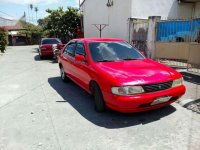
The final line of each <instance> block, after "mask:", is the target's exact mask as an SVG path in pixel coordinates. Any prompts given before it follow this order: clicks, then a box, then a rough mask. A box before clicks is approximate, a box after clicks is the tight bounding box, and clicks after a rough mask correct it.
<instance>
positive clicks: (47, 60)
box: [34, 55, 58, 64]
mask: <svg viewBox="0 0 200 150" xmlns="http://www.w3.org/2000/svg"><path fill="white" fill-rule="evenodd" d="M34 60H35V61H46V62H50V63H52V64H54V63H58V62H57V60H55V59H53V58H52V56H49V57H45V58H43V59H40V56H39V55H36V56H35V57H34Z"/></svg>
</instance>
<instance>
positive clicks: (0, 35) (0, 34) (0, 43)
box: [0, 28, 8, 53]
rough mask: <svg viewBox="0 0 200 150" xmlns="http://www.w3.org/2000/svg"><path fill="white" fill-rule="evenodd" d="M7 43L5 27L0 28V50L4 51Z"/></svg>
mask: <svg viewBox="0 0 200 150" xmlns="http://www.w3.org/2000/svg"><path fill="white" fill-rule="evenodd" d="M7 45H8V33H7V31H6V30H5V29H3V28H0V51H1V52H2V53H4V52H5V50H6V46H7Z"/></svg>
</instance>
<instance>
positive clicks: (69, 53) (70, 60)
mask: <svg viewBox="0 0 200 150" xmlns="http://www.w3.org/2000/svg"><path fill="white" fill-rule="evenodd" d="M75 47H76V43H75V42H70V43H68V44H67V45H66V47H65V48H64V50H63V54H62V65H63V68H64V71H65V73H66V74H67V75H68V76H69V77H70V78H73V76H74V75H73V74H74V73H73V70H74V65H73V64H74V56H75Z"/></svg>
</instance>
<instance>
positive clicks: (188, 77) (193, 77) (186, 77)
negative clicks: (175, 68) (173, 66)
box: [180, 72, 200, 85]
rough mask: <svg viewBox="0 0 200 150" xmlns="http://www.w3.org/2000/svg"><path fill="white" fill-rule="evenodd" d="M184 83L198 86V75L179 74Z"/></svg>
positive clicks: (199, 76)
mask: <svg viewBox="0 0 200 150" xmlns="http://www.w3.org/2000/svg"><path fill="white" fill-rule="evenodd" d="M180 73H181V74H182V75H183V78H184V80H185V81H187V82H190V83H193V84H197V85H200V75H196V74H192V73H189V72H180Z"/></svg>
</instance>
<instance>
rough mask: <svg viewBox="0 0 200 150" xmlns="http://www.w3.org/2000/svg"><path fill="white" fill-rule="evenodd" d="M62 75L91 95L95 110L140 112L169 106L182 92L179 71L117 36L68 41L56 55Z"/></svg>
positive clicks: (182, 86) (64, 78)
mask: <svg viewBox="0 0 200 150" xmlns="http://www.w3.org/2000/svg"><path fill="white" fill-rule="evenodd" d="M58 58H59V59H58V62H59V67H60V73H61V78H62V80H63V81H68V80H69V79H71V80H73V81H74V82H75V83H77V84H78V85H79V86H81V87H82V88H83V89H85V90H86V91H87V92H88V93H90V94H92V95H93V96H94V100H95V109H96V110H97V111H98V112H102V111H104V110H105V108H106V107H109V108H111V109H113V110H116V111H119V112H126V113H129V112H141V111H147V110H151V109H156V108H160V107H163V106H166V105H169V104H171V103H173V102H174V101H176V100H177V99H179V98H180V97H181V96H182V95H183V94H184V93H185V90H186V89H185V86H184V85H183V83H182V82H183V78H182V75H181V74H180V73H178V72H177V71H175V70H173V69H172V68H169V67H167V66H165V65H162V64H159V63H158V62H155V61H153V60H150V59H147V58H145V57H144V56H143V55H142V54H141V53H140V52H139V51H138V50H136V49H135V48H133V47H132V46H131V45H129V44H128V43H127V42H125V41H123V40H120V39H108V38H101V39H100V38H88V39H75V40H72V41H70V42H69V43H68V44H67V45H66V46H65V47H64V48H63V50H62V51H61V53H60V54H59V56H58Z"/></svg>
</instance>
